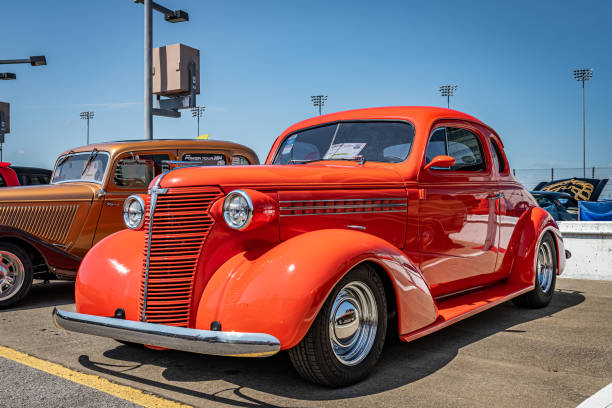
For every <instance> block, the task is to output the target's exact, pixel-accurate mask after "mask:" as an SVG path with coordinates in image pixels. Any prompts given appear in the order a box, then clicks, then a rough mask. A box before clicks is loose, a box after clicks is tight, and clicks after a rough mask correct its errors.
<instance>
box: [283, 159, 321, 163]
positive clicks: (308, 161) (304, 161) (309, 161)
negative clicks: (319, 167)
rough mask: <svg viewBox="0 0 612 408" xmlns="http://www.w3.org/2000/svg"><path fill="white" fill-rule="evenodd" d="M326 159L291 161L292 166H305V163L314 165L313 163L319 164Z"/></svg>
mask: <svg viewBox="0 0 612 408" xmlns="http://www.w3.org/2000/svg"><path fill="white" fill-rule="evenodd" d="M323 160H325V159H310V160H300V159H291V164H298V163H299V164H305V163H312V162H318V161H323Z"/></svg>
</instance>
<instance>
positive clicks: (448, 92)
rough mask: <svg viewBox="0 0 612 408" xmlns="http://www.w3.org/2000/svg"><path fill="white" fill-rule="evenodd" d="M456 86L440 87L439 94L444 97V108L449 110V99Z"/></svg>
mask: <svg viewBox="0 0 612 408" xmlns="http://www.w3.org/2000/svg"><path fill="white" fill-rule="evenodd" d="M456 90H457V85H442V86H441V87H440V93H441V94H442V96H446V107H447V108H450V97H451V96H453V95H454V94H455V91H456Z"/></svg>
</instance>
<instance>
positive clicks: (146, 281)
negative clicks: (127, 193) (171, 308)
mask: <svg viewBox="0 0 612 408" xmlns="http://www.w3.org/2000/svg"><path fill="white" fill-rule="evenodd" d="M168 173H169V172H168ZM168 173H164V174H160V176H159V178H158V179H157V181H156V182H155V185H154V186H153V188H151V189H150V190H149V194H150V195H151V201H150V203H149V205H150V207H149V235H148V237H147V259H146V263H145V277H144V289H143V297H142V318H141V320H142V321H143V322H146V321H147V294H148V291H149V264H150V262H151V235H152V234H153V213H154V212H155V206H156V205H157V196H158V195H159V194H166V193H167V192H168V189H167V188H159V183H161V180H162V178H163V177H164V175H165V174H168Z"/></svg>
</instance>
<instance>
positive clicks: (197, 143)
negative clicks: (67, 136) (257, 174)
mask: <svg viewBox="0 0 612 408" xmlns="http://www.w3.org/2000/svg"><path fill="white" fill-rule="evenodd" d="M93 148H96V149H98V150H102V151H107V152H109V153H110V154H111V155H112V156H114V155H117V154H121V153H126V152H131V151H133V150H157V149H160V150H163V149H211V150H234V151H247V152H249V153H251V154H253V156H255V157H257V156H256V154H255V152H254V151H253V150H252V149H250V148H249V147H247V146H244V145H241V144H238V143H234V142H226V141H223V140H194V139H155V140H120V141H115V142H103V143H95V144H90V145H87V146H79V147H75V148H73V149H70V150H67V151H65V152H63V153H62V155H64V154H67V153H78V152H88V151H91V150H92V149H93Z"/></svg>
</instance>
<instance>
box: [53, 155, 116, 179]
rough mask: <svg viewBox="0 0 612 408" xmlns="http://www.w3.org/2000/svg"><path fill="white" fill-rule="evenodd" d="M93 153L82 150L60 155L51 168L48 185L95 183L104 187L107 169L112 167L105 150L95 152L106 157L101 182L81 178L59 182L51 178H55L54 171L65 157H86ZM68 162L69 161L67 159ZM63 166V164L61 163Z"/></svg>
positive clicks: (109, 157) (109, 156)
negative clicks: (85, 155)
mask: <svg viewBox="0 0 612 408" xmlns="http://www.w3.org/2000/svg"><path fill="white" fill-rule="evenodd" d="M93 151H94V149H92V150H84V151H82V152H68V153H66V154H62V155H61V156H59V157H58V158H57V160H56V161H55V165H54V166H53V172H52V173H51V179H50V180H49V184H50V185H55V184H64V183H96V184H99V185H104V184H105V182H106V177H107V175H108V169H109V167H112V163H111V155H110V153H109V152H107V151H105V150H97V149H96V152H97V154H105V155H106V156H107V157H108V160H107V162H106V168H105V169H104V174H103V175H102V180H100V181H98V180H83V179H82V178H79V179H71V180H61V181H55V182H54V181H53V178H54V177H55V171H56V170H57V164H58V163H59V162H60V161H61V160H62V159H63V158H64V157H66V156H76V155H77V154H87V155H91V154H92V152H93ZM68 160H70V159H68ZM62 164H63V163H62Z"/></svg>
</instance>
